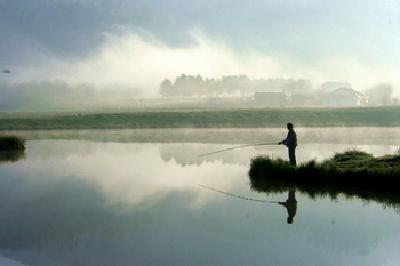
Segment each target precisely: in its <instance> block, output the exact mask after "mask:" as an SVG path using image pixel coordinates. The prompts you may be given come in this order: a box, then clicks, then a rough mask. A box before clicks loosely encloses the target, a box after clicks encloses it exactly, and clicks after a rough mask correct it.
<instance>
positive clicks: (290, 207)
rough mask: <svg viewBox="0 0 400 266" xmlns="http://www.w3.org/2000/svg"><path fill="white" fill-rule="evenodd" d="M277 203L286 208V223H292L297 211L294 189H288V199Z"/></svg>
mask: <svg viewBox="0 0 400 266" xmlns="http://www.w3.org/2000/svg"><path fill="white" fill-rule="evenodd" d="M279 204H280V205H282V206H283V207H285V208H286V210H287V213H288V218H287V223H288V224H292V223H293V218H294V216H296V211H297V200H296V191H295V190H289V195H288V199H287V200H286V201H283V202H279Z"/></svg>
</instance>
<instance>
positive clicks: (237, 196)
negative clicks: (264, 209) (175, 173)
mask: <svg viewBox="0 0 400 266" xmlns="http://www.w3.org/2000/svg"><path fill="white" fill-rule="evenodd" d="M199 186H201V187H203V188H206V189H209V190H212V191H215V192H218V193H221V194H224V195H227V196H230V197H234V198H238V199H242V200H248V201H256V202H263V203H280V202H279V201H271V200H260V199H252V198H247V197H243V196H240V195H237V194H233V193H229V192H225V191H222V190H218V189H216V188H213V187H209V186H206V185H199Z"/></svg>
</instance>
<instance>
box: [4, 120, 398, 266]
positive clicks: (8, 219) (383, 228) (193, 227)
mask: <svg viewBox="0 0 400 266" xmlns="http://www.w3.org/2000/svg"><path fill="white" fill-rule="evenodd" d="M345 130H346V129H342V130H336V129H335V130H333V129H332V130H331V131H329V130H326V131H322V132H321V130H320V129H299V130H298V131H299V135H300V136H301V140H303V141H302V142H301V145H300V146H299V149H298V158H299V160H300V161H306V160H309V159H317V160H323V159H325V158H328V157H330V156H332V154H333V153H334V152H340V151H345V150H348V149H355V148H357V149H361V150H364V151H368V152H371V153H373V154H375V155H383V154H386V153H393V152H395V151H397V150H398V143H399V142H398V140H399V138H400V137H399V136H400V134H399V133H400V130H399V129H393V128H391V129H382V128H380V129H377V128H370V129H365V128H364V129H348V130H347V131H345ZM174 132H175V133H174ZM360 132H362V133H363V134H361V135H360V134H359V133H360ZM19 134H24V135H25V136H27V138H28V142H27V144H28V146H29V147H28V149H27V151H26V154H25V155H24V157H22V158H21V160H19V161H14V162H3V163H1V164H0V208H1V215H0V263H3V264H4V265H7V264H6V263H8V264H9V265H398V264H399V263H400V255H399V253H398V248H397V247H398V246H399V244H400V230H399V229H400V219H399V214H398V210H396V209H395V208H390V207H387V206H386V207H385V206H384V205H382V204H379V203H376V202H373V201H368V202H366V201H363V200H360V199H357V198H346V197H345V195H340V196H339V197H338V198H337V199H336V200H331V199H330V198H316V199H311V198H310V197H309V196H308V195H305V194H301V193H299V192H296V199H297V212H296V215H295V217H294V219H293V223H292V224H288V223H287V216H288V213H287V210H286V209H285V208H284V207H283V206H282V205H280V204H277V203H270V202H256V201H250V200H243V199H239V198H236V197H233V196H228V195H225V194H221V193H218V192H215V191H212V190H209V189H206V188H204V187H202V186H200V185H206V186H209V187H212V188H215V189H218V190H222V191H225V192H229V193H234V194H235V195H239V196H242V197H246V198H251V199H257V200H265V201H280V202H284V201H286V200H287V197H288V192H283V193H273V194H271V193H270V194H267V193H257V192H255V191H253V190H252V188H251V187H250V185H249V184H250V182H249V179H248V177H247V171H248V166H249V160H250V159H251V158H252V157H253V156H255V155H256V154H270V155H271V156H274V157H282V158H286V156H287V155H286V150H285V149H284V147H282V146H258V147H249V148H243V149H239V150H236V151H231V152H227V153H219V154H215V155H212V156H206V157H200V156H199V155H200V154H203V153H207V152H211V151H215V150H219V149H223V148H225V147H228V146H230V145H231V144H233V145H235V144H241V143H250V142H253V141H254V142H259V141H265V142H268V141H275V140H276V139H278V141H279V138H280V137H281V136H282V135H284V134H285V131H284V130H280V129H267V130H258V131H254V129H251V130H246V129H239V130H228V129H225V130H208V131H207V130H200V131H191V130H182V131H180V130H177V131H172V130H171V131H170V130H164V131H163V130H157V131H155V132H151V131H149V130H144V131H140V130H135V131H126V130H123V131H80V132H71V131H67V132H65V131H60V132H20V133H19ZM385 135H386V136H390V137H387V138H385V137H382V136H385ZM179 136H180V139H181V141H179ZM213 136H214V137H213ZM224 136H225V137H224ZM346 136H347V137H346ZM218 140H223V141H218ZM252 140H253V141H252ZM396 144H397V145H396Z"/></svg>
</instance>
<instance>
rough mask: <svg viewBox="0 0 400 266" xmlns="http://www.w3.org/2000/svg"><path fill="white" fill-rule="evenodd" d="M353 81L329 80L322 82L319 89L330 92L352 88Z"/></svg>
mask: <svg viewBox="0 0 400 266" xmlns="http://www.w3.org/2000/svg"><path fill="white" fill-rule="evenodd" d="M351 87H352V86H351V83H349V82H343V81H327V82H324V83H322V84H321V86H320V87H319V89H320V90H321V92H323V93H330V92H333V91H334V90H337V89H340V88H351Z"/></svg>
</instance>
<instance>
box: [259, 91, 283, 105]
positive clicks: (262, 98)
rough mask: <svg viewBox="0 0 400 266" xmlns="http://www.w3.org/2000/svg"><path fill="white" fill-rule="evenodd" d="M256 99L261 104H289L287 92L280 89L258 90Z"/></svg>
mask: <svg viewBox="0 0 400 266" xmlns="http://www.w3.org/2000/svg"><path fill="white" fill-rule="evenodd" d="M254 101H255V104H256V105H259V106H271V107H279V106H286V105H287V104H288V100H287V97H286V95H285V93H283V92H279V91H268V92H256V93H255V94H254Z"/></svg>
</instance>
